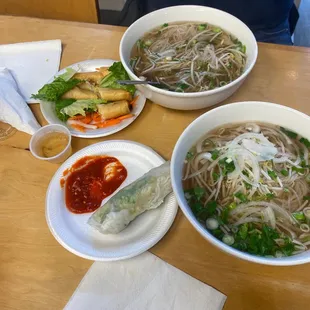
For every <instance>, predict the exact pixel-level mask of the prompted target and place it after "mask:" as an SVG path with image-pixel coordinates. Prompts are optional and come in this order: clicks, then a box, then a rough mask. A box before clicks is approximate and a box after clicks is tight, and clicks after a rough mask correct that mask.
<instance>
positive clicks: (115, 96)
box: [96, 87, 132, 101]
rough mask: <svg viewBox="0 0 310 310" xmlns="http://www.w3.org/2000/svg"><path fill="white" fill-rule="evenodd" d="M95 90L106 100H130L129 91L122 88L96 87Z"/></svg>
mask: <svg viewBox="0 0 310 310" xmlns="http://www.w3.org/2000/svg"><path fill="white" fill-rule="evenodd" d="M96 90H97V92H98V94H99V97H100V98H101V99H103V100H106V101H118V100H128V101H131V100H132V96H131V94H130V92H128V91H126V90H124V89H113V88H101V87H98V88H97V89H96Z"/></svg>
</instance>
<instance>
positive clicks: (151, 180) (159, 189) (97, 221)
mask: <svg viewBox="0 0 310 310" xmlns="http://www.w3.org/2000/svg"><path fill="white" fill-rule="evenodd" d="M171 192H172V186H171V178H170V162H166V163H164V164H163V165H161V166H159V167H157V168H154V169H152V170H150V171H149V172H147V173H146V174H144V175H143V176H142V177H140V178H139V179H137V180H136V181H134V182H133V183H131V184H129V185H128V186H126V187H124V188H123V189H121V190H120V191H119V192H117V193H116V194H115V195H114V196H112V197H111V198H110V199H109V200H108V202H106V203H105V204H104V205H103V206H101V207H100V208H99V209H98V210H97V211H96V212H95V213H94V214H93V215H92V216H91V217H90V219H89V220H88V224H89V225H90V226H92V227H94V228H95V229H97V230H98V231H99V232H101V233H103V234H116V233H118V232H120V231H122V230H123V229H124V228H125V227H126V226H127V225H128V224H129V223H130V222H131V221H133V220H134V219H135V218H136V217H137V216H138V215H140V214H141V213H143V212H145V211H147V210H151V209H155V208H157V207H159V206H160V205H161V204H162V203H163V201H164V199H165V197H166V196H167V195H168V194H169V193H171Z"/></svg>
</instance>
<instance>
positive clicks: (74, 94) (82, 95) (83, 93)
mask: <svg viewBox="0 0 310 310" xmlns="http://www.w3.org/2000/svg"><path fill="white" fill-rule="evenodd" d="M61 98H63V99H70V98H72V99H76V100H80V99H97V98H98V97H97V95H96V94H95V93H94V92H92V91H90V90H85V89H80V88H78V87H74V88H72V89H70V90H69V91H67V92H66V93H64V94H63V95H62V97H61Z"/></svg>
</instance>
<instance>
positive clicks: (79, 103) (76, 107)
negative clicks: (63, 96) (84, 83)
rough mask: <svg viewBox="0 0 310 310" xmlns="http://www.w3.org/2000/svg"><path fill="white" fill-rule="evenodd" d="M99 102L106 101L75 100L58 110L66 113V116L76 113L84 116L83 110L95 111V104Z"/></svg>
mask: <svg viewBox="0 0 310 310" xmlns="http://www.w3.org/2000/svg"><path fill="white" fill-rule="evenodd" d="M73 100H74V99H73ZM100 103H106V101H105V100H102V99H85V100H76V101H74V102H73V103H71V104H70V105H67V106H64V107H63V108H62V109H61V110H60V113H61V114H63V115H66V116H67V117H71V116H74V115H77V114H81V115H84V116H85V115H86V113H85V111H97V104H100Z"/></svg>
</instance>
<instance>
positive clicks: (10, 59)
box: [0, 40, 61, 103]
mask: <svg viewBox="0 0 310 310" xmlns="http://www.w3.org/2000/svg"><path fill="white" fill-rule="evenodd" d="M60 56H61V41H60V40H49V41H38V42H27V43H17V44H7V45H0V67H6V68H8V69H9V70H10V72H11V74H12V75H13V77H14V79H15V81H16V83H17V86H18V88H19V91H20V94H21V95H22V97H23V99H24V100H25V101H27V102H28V103H33V102H37V100H33V99H31V98H30V97H31V95H32V94H35V93H37V91H38V90H39V89H40V88H41V87H42V86H43V85H44V84H46V82H47V81H48V80H49V79H51V78H52V77H53V76H54V75H55V74H56V73H57V72H58V69H59V63H60Z"/></svg>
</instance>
